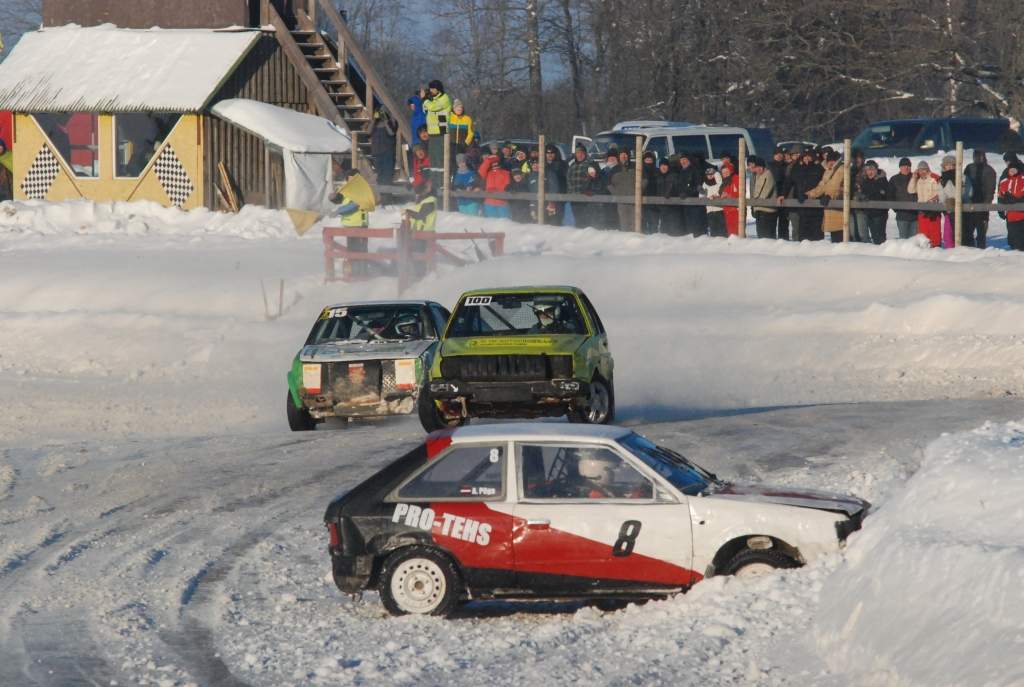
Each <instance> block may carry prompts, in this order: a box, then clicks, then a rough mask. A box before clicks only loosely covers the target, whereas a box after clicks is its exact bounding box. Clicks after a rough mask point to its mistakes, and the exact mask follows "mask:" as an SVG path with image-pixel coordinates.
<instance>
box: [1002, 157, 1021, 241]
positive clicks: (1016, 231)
mask: <svg viewBox="0 0 1024 687" xmlns="http://www.w3.org/2000/svg"><path fill="white" fill-rule="evenodd" d="M999 202H1000V203H1001V204H1004V203H1005V204H1007V205H1010V204H1016V203H1024V175H1022V174H1021V163H1020V162H1016V161H1015V162H1011V163H1010V164H1009V165H1007V167H1006V178H1005V179H1003V180H1002V181H1001V182H999ZM1006 240H1007V243H1009V244H1010V250H1024V212H1022V211H1020V210H1010V211H1008V212H1007V213H1006Z"/></svg>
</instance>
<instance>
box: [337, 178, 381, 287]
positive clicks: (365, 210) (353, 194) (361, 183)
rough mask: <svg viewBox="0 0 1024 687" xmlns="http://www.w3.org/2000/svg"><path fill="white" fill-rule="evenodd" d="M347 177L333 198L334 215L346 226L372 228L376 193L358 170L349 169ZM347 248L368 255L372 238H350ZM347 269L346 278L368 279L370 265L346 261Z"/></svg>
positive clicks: (347, 240) (360, 261)
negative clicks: (371, 222)
mask: <svg viewBox="0 0 1024 687" xmlns="http://www.w3.org/2000/svg"><path fill="white" fill-rule="evenodd" d="M343 176H344V179H345V181H344V182H343V183H342V184H341V186H339V187H338V189H337V191H335V192H334V194H333V195H332V196H331V198H330V200H331V202H332V203H336V204H337V205H338V207H337V208H336V209H335V211H334V214H335V215H337V216H338V217H340V218H341V226H343V227H346V228H349V229H359V228H366V227H368V226H370V211H371V210H373V209H374V207H375V203H374V198H373V190H372V189H371V188H370V186H369V184H367V183H366V180H365V179H363V176H362V175H361V174H360V173H359V171H358V170H355V169H346V170H345V171H344V172H343ZM345 245H346V247H347V248H348V250H350V251H352V252H354V253H365V252H367V251H368V250H369V249H370V241H369V239H368V238H366V237H363V236H349V237H348V238H347V239H346V240H345ZM343 270H344V271H345V276H346V277H365V276H366V274H367V263H366V261H365V260H358V259H357V260H346V261H345V264H344V266H343Z"/></svg>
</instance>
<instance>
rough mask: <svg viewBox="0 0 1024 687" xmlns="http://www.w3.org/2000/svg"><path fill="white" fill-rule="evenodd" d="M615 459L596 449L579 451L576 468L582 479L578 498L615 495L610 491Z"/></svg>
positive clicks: (598, 497) (599, 497)
mask: <svg viewBox="0 0 1024 687" xmlns="http://www.w3.org/2000/svg"><path fill="white" fill-rule="evenodd" d="M616 467H617V466H616V462H615V460H614V459H613V458H612V457H611V456H608V455H605V454H602V453H598V452H596V451H584V452H581V454H580V457H579V460H578V462H577V463H576V470H577V472H579V475H580V477H581V478H582V481H581V483H580V490H579V498H586V499H605V498H614V497H615V496H617V494H615V492H614V491H612V477H613V475H614V473H615V468H616Z"/></svg>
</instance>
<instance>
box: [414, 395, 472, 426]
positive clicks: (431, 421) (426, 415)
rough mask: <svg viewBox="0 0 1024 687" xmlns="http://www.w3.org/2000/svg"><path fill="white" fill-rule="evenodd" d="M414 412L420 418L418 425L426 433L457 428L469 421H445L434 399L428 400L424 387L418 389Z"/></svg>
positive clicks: (428, 396)
mask: <svg viewBox="0 0 1024 687" xmlns="http://www.w3.org/2000/svg"><path fill="white" fill-rule="evenodd" d="M416 411H417V413H418V414H419V416H420V424H421V425H423V429H425V430H427V431H428V432H436V431H437V430H439V429H448V428H449V427H459V426H461V425H464V424H466V423H467V422H468V421H469V420H468V419H466V418H462V419H461V420H451V421H449V420H446V419H445V418H444V416H443V415H441V410H440V409H439V408H438V407H437V403H435V402H434V399H432V398H430V394H429V393H427V388H426V387H423V388H422V389H420V397H419V399H417V402H416Z"/></svg>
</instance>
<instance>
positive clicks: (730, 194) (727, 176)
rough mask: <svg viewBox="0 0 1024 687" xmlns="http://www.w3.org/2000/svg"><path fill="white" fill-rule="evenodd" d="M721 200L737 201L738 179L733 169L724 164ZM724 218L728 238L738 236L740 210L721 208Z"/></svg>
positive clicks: (738, 193)
mask: <svg viewBox="0 0 1024 687" xmlns="http://www.w3.org/2000/svg"><path fill="white" fill-rule="evenodd" d="M718 195H720V196H721V197H722V198H733V199H737V200H738V199H739V197H740V177H739V175H738V174H736V172H735V168H734V167H733V166H732V165H730V164H727V163H725V162H723V163H722V190H721V191H719V194H718ZM722 214H723V215H724V216H725V232H726V234H728V235H729V236H739V233H740V209H739V207H738V206H736V205H732V206H729V205H726V206H724V207H723V208H722Z"/></svg>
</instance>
